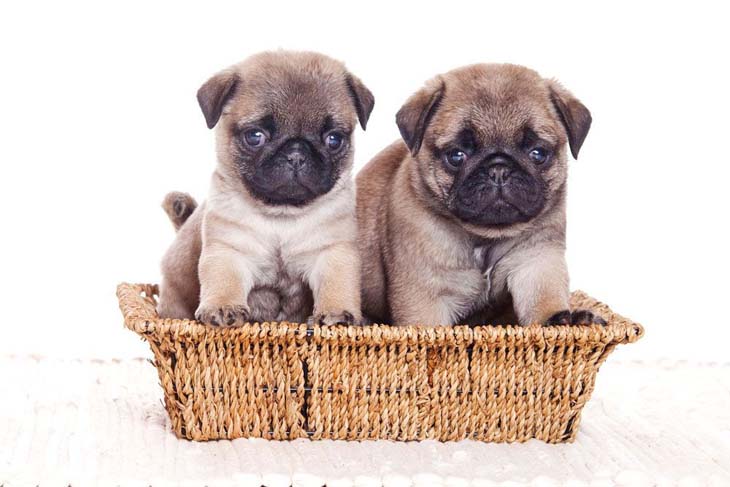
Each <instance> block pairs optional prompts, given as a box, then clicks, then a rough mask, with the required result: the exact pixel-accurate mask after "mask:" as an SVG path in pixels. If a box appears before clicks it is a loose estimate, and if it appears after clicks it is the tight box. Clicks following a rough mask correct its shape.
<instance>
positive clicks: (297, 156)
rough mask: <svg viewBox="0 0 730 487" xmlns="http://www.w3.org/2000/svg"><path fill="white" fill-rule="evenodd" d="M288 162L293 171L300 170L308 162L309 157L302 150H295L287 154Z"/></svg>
mask: <svg viewBox="0 0 730 487" xmlns="http://www.w3.org/2000/svg"><path fill="white" fill-rule="evenodd" d="M286 162H287V164H288V165H289V167H291V168H292V169H296V170H299V169H301V168H302V167H304V165H305V164H306V162H307V155H306V154H305V153H304V152H302V151H301V150H300V149H294V150H292V151H291V152H288V153H287V154H286Z"/></svg>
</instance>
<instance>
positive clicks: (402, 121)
mask: <svg viewBox="0 0 730 487" xmlns="http://www.w3.org/2000/svg"><path fill="white" fill-rule="evenodd" d="M443 95H444V82H443V81H442V80H438V82H437V83H434V84H429V85H427V86H426V87H424V88H422V89H420V90H419V91H417V92H416V93H415V94H413V95H412V96H411V97H410V98H409V99H408V101H406V103H405V105H403V106H402V107H401V109H400V110H398V113H397V114H396V116H395V123H396V124H398V130H400V134H401V137H403V140H404V141H405V143H406V145H407V146H408V148H409V149H410V151H411V154H413V155H414V156H415V155H416V154H418V150H419V149H420V148H421V143H422V142H423V135H424V133H425V132H426V127H428V123H429V122H430V121H431V118H432V117H433V114H434V113H436V110H437V109H438V105H439V103H441V98H443Z"/></svg>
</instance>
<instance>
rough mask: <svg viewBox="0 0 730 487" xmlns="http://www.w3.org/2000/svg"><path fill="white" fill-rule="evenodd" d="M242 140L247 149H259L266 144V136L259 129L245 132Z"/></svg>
mask: <svg viewBox="0 0 730 487" xmlns="http://www.w3.org/2000/svg"><path fill="white" fill-rule="evenodd" d="M243 140H244V142H246V145H248V146H249V147H261V146H262V145H264V144H265V143H266V134H265V133H264V132H263V131H261V130H259V129H251V130H247V131H246V132H244V134H243Z"/></svg>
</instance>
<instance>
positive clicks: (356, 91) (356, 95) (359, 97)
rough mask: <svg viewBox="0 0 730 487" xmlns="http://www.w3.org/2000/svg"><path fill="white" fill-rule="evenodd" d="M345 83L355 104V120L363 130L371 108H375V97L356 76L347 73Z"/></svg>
mask: <svg viewBox="0 0 730 487" xmlns="http://www.w3.org/2000/svg"><path fill="white" fill-rule="evenodd" d="M345 82H346V83H347V88H348V89H349V90H350V96H351V97H352V99H353V101H354V102H355V110H356V111H357V119H358V120H359V121H360V126H361V127H362V129H363V130H365V127H367V125H368V120H369V119H370V114H371V113H372V111H373V107H375V97H374V96H373V94H372V93H371V92H370V90H368V89H367V87H366V86H365V85H364V84H363V83H362V81H360V78H358V77H357V76H354V75H352V74H350V73H347V76H346V77H345Z"/></svg>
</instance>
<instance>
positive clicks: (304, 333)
mask: <svg viewBox="0 0 730 487" xmlns="http://www.w3.org/2000/svg"><path fill="white" fill-rule="evenodd" d="M158 292H159V288H158V286H157V285H156V284H130V283H121V284H119V285H118V286H117V297H118V298H119V307H120V309H121V311H122V314H123V315H124V324H125V326H126V327H127V328H128V329H130V330H132V331H134V332H136V333H138V334H140V335H142V336H150V335H167V334H172V335H174V336H175V337H178V338H182V337H188V338H191V339H195V338H200V337H203V336H205V335H209V334H210V333H220V334H223V335H229V336H230V338H232V339H233V338H238V339H241V338H250V339H257V340H264V341H280V340H286V341H289V340H302V341H306V340H315V341H324V340H326V341H330V340H334V341H341V342H345V343H363V344H377V343H397V342H408V343H421V344H423V343H429V342H430V343H433V344H435V345H436V344H444V343H448V344H459V345H473V344H475V343H502V344H508V343H518V342H519V343H525V342H535V343H542V344H544V343H556V344H558V343H565V342H568V341H571V342H580V343H596V344H604V345H605V344H611V343H614V344H618V343H633V342H635V341H637V340H639V339H640V338H641V337H642V336H643V335H644V328H643V327H642V326H641V325H640V324H638V323H635V322H633V321H631V320H629V319H627V318H625V317H623V316H621V315H619V314H617V313H615V312H613V311H612V310H611V309H610V308H609V307H608V306H607V305H606V304H604V303H601V302H599V301H597V300H596V299H594V298H592V297H590V296H589V295H588V294H586V293H584V292H583V291H574V292H573V293H571V301H572V302H579V303H580V304H581V307H583V308H588V309H591V310H593V311H595V312H598V313H599V314H600V315H601V316H603V317H604V318H605V319H606V321H607V322H608V324H607V325H606V326H600V325H591V326H569V325H558V326H550V327H546V326H541V325H539V324H533V325H529V326H519V325H488V324H487V325H478V326H467V325H455V326H427V325H400V326H392V325H382V324H375V325H368V326H346V325H306V324H300V323H289V322H265V323H247V324H245V325H243V326H240V327H236V328H225V329H216V328H211V327H209V326H206V325H203V324H202V323H200V322H197V321H195V320H178V319H162V318H160V317H159V316H158V315H157V312H156V310H155V307H154V304H153V303H154V301H153V300H154V297H155V296H157V294H158Z"/></svg>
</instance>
